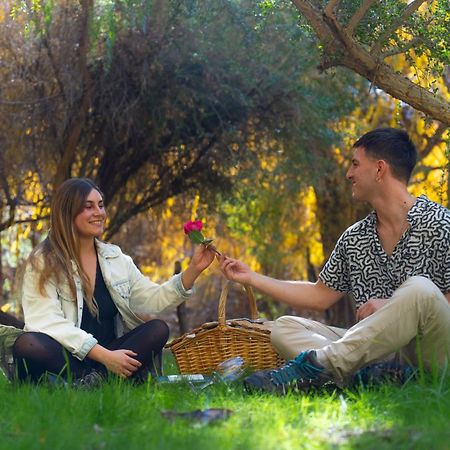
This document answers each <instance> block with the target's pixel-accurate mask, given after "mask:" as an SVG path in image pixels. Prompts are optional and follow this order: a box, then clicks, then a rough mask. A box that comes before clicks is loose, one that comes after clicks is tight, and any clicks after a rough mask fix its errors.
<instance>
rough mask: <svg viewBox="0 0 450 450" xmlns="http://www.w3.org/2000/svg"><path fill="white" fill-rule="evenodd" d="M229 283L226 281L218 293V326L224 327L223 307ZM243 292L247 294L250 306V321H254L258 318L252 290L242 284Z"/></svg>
mask: <svg viewBox="0 0 450 450" xmlns="http://www.w3.org/2000/svg"><path fill="white" fill-rule="evenodd" d="M229 286H230V282H229V281H227V282H226V283H225V284H224V286H223V288H222V292H221V293H220V298H219V310H218V312H219V326H225V306H226V303H227V297H228V290H229ZM244 288H245V292H246V293H247V300H248V303H249V305H250V319H252V320H256V319H257V318H258V316H259V313H258V308H257V306H256V300H255V296H254V294H253V289H252V288H251V287H250V286H248V285H246V284H244Z"/></svg>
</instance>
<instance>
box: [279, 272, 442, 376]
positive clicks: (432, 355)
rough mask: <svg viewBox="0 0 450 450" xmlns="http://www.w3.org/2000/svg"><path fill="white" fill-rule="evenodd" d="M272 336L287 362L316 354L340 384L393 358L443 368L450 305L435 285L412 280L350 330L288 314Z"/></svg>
mask: <svg viewBox="0 0 450 450" xmlns="http://www.w3.org/2000/svg"><path fill="white" fill-rule="evenodd" d="M271 338H272V344H273V346H274V347H275V348H276V349H277V351H278V352H279V353H280V354H281V356H283V357H284V358H285V359H292V358H294V357H295V356H297V355H298V354H299V353H300V352H302V351H304V350H316V351H317V359H318V361H319V362H320V363H321V364H322V365H324V366H325V367H326V368H327V369H328V370H330V371H331V372H332V373H333V374H334V376H335V378H336V380H337V381H338V382H345V380H346V379H347V377H348V376H350V375H351V374H353V373H354V372H356V371H357V370H358V369H360V368H361V367H364V366H366V365H368V364H370V363H373V362H376V361H380V360H384V359H389V358H392V357H393V356H395V357H398V358H400V359H401V360H402V361H404V362H407V363H409V364H412V365H414V366H417V365H419V362H420V361H423V364H424V366H425V368H427V369H431V368H433V367H434V366H436V365H437V366H439V367H441V368H442V367H445V366H446V364H447V363H448V361H449V358H450V304H449V303H448V301H447V299H446V298H445V297H444V295H443V294H442V292H441V291H440V290H439V288H438V287H437V286H436V285H435V284H434V283H433V282H432V281H430V280H429V279H427V278H424V277H418V276H417V277H411V278H409V279H408V280H406V281H405V282H404V283H403V284H402V285H401V286H400V287H399V288H398V289H397V290H396V291H395V292H394V294H393V295H392V297H391V299H390V301H389V302H388V303H387V304H386V305H385V306H383V307H382V308H380V309H379V310H378V311H377V312H376V313H374V314H372V315H371V316H369V317H367V318H365V319H364V320H361V321H360V322H358V323H357V324H356V325H354V326H353V327H352V328H350V329H348V330H345V329H343V328H336V327H329V326H326V325H324V324H322V323H319V322H315V321H313V320H308V319H303V318H301V317H293V316H283V317H280V318H279V319H278V320H276V321H275V323H274V326H273V329H272V334H271Z"/></svg>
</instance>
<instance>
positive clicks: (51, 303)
mask: <svg viewBox="0 0 450 450" xmlns="http://www.w3.org/2000/svg"><path fill="white" fill-rule="evenodd" d="M96 247H97V254H98V262H99V265H100V269H101V271H102V275H103V278H104V280H105V284H106V287H107V288H108V291H109V293H110V294H111V297H112V299H113V301H114V303H115V304H116V306H117V309H118V310H119V314H118V316H117V321H116V336H117V337H119V336H121V335H122V334H123V333H124V332H126V331H129V330H132V329H133V328H135V327H137V326H138V325H140V324H141V323H143V322H144V320H143V319H142V318H141V317H142V316H148V315H153V314H157V313H160V312H161V311H163V310H165V309H166V308H168V307H171V306H177V305H179V304H180V303H182V302H183V301H184V300H186V299H187V298H189V297H190V295H191V290H189V291H187V290H186V289H185V288H184V286H183V284H182V282H181V274H178V275H175V276H173V277H172V278H171V279H169V280H168V281H166V282H165V283H163V284H161V285H159V284H156V283H153V282H152V281H150V280H149V279H148V278H147V277H145V276H144V275H143V274H142V273H141V272H140V271H139V269H138V268H137V267H136V266H135V264H134V263H133V261H132V259H131V258H130V257H129V256H127V255H124V254H123V253H122V251H121V250H120V248H119V247H117V246H116V245H112V244H106V243H103V242H100V241H96ZM38 278H39V273H38V272H36V271H35V270H33V269H32V268H31V266H30V264H28V267H27V269H26V272H25V275H24V280H23V292H22V307H23V312H24V317H25V328H24V330H25V331H38V332H41V333H45V334H48V335H49V336H51V337H52V338H53V339H55V340H56V341H58V342H59V343H60V344H61V345H62V346H63V347H65V348H66V349H67V350H68V351H70V352H71V353H72V354H73V355H74V356H75V357H77V358H78V359H80V360H82V359H84V357H85V356H86V355H87V354H88V353H89V351H90V350H91V349H92V347H94V345H95V344H97V340H96V339H95V338H94V336H92V335H91V334H89V333H87V332H86V331H84V330H82V329H81V328H80V325H81V319H82V315H83V292H82V289H81V280H80V278H79V276H78V275H74V281H75V286H76V294H77V295H76V298H73V296H72V294H71V292H70V288H69V285H68V284H67V283H66V284H61V285H56V284H55V283H54V282H51V281H49V282H48V283H47V285H46V286H45V290H46V293H47V295H45V296H42V295H41V294H40V292H39V289H38Z"/></svg>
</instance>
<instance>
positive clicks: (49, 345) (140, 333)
mask: <svg viewBox="0 0 450 450" xmlns="http://www.w3.org/2000/svg"><path fill="white" fill-rule="evenodd" d="M168 338H169V327H168V326H167V324H166V323H165V322H163V321H162V320H158V319H155V320H151V321H149V322H146V323H143V324H142V325H139V326H138V327H136V328H135V329H134V330H132V331H130V332H129V333H126V334H124V335H123V336H122V337H120V338H118V339H114V340H113V341H112V342H110V343H109V344H108V345H106V348H107V349H109V350H118V349H127V350H132V351H133V352H135V353H137V356H134V358H135V359H137V360H138V361H139V362H141V363H142V367H141V368H140V369H139V370H137V371H136V372H135V373H134V374H133V375H132V376H131V378H134V379H142V378H144V377H145V376H146V374H147V373H148V372H150V373H152V374H153V375H156V374H159V373H160V371H161V355H162V349H163V347H164V345H165V344H166V342H167V340H168ZM14 357H15V360H16V362H17V375H18V378H19V380H31V381H39V380H40V379H41V378H42V376H43V375H45V374H46V373H52V374H56V375H61V376H62V377H64V378H67V377H68V376H69V374H70V376H71V377H72V378H73V379H77V378H81V377H83V376H85V375H86V374H88V373H89V372H91V371H92V370H94V369H95V370H97V371H100V372H102V373H103V374H105V375H106V374H107V370H106V367H105V366H104V365H103V364H100V363H98V362H96V361H94V360H92V359H90V358H88V357H86V358H85V359H84V360H83V361H80V360H79V359H77V358H75V357H74V356H73V355H72V354H70V353H69V352H68V351H67V350H65V349H64V347H63V346H62V345H61V344H60V343H59V342H57V341H55V340H54V339H53V338H51V337H50V336H48V335H47V334H44V333H35V332H27V333H24V334H22V335H21V336H19V337H18V338H17V340H16V342H15V344H14Z"/></svg>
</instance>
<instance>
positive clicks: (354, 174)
mask: <svg viewBox="0 0 450 450" xmlns="http://www.w3.org/2000/svg"><path fill="white" fill-rule="evenodd" d="M378 169H379V167H378V164H377V160H375V159H373V158H371V157H370V156H367V154H366V151H365V150H364V148H363V147H357V148H355V150H354V151H353V156H352V160H351V163H350V167H349V169H348V170H347V175H346V176H347V179H349V180H350V181H351V182H352V197H353V198H354V199H355V200H360V201H369V200H370V198H371V196H372V195H373V194H374V192H375V189H376V187H377V184H378V183H377V176H378Z"/></svg>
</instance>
